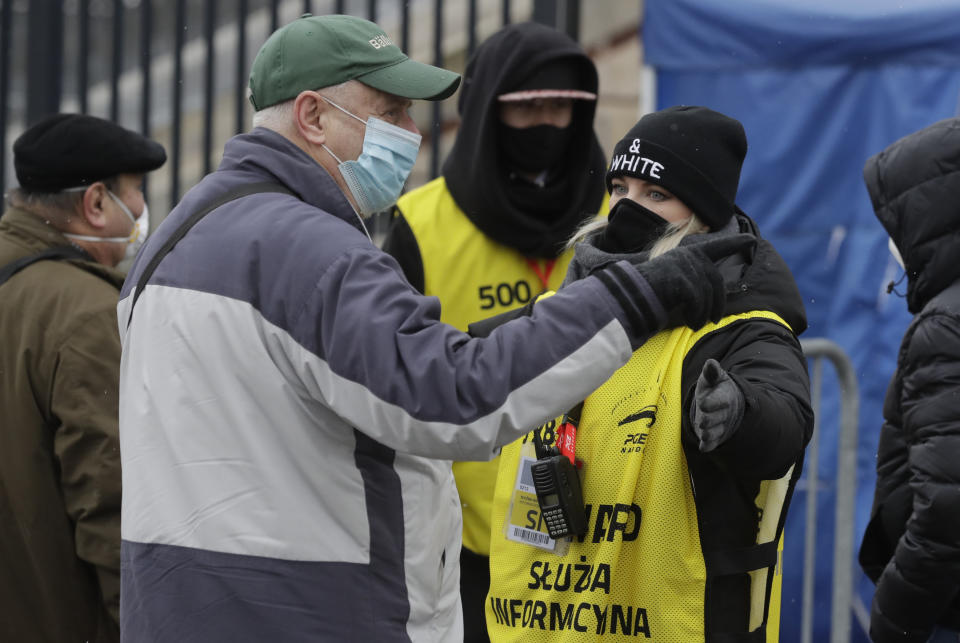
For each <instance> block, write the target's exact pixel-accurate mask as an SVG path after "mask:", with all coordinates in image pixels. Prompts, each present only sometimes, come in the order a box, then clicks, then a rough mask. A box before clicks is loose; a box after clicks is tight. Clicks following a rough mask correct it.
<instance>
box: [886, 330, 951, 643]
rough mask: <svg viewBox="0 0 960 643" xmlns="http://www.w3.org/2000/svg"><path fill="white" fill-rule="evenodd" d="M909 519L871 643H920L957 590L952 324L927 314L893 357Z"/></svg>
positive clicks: (889, 568) (888, 573) (892, 562)
mask: <svg viewBox="0 0 960 643" xmlns="http://www.w3.org/2000/svg"><path fill="white" fill-rule="evenodd" d="M898 373H899V375H900V378H901V387H900V399H899V402H900V411H901V414H900V415H901V418H902V422H903V427H902V429H903V431H902V436H903V438H904V440H903V441H904V442H905V444H906V453H907V466H908V469H909V481H910V489H911V491H912V492H913V504H912V513H911V514H910V517H909V519H908V520H907V522H906V529H905V532H904V534H903V536H901V538H900V540H899V542H898V543H897V545H896V549H895V551H894V554H893V558H892V559H891V560H890V562H889V563H887V566H886V568H885V569H884V570H883V574H882V575H881V576H880V581H879V583H878V584H877V591H876V594H875V595H874V599H873V606H872V609H871V615H870V635H871V638H873V640H874V641H877V642H878V643H885V642H886V641H917V642H918V643H919V642H922V641H926V640H927V638H928V637H929V636H930V631H931V629H932V628H933V626H934V624H936V623H937V621H938V620H939V619H940V617H941V614H942V613H943V612H944V611H945V610H946V609H947V608H948V606H949V605H950V604H951V603H952V602H953V601H954V600H955V599H956V597H957V593H958V590H960V582H958V579H960V464H958V454H960V323H958V319H957V318H956V317H955V316H953V315H947V314H932V315H930V316H928V317H925V318H923V319H921V320H918V322H917V324H916V325H915V326H914V328H913V335H912V338H910V339H909V342H908V344H907V345H906V346H905V351H904V352H902V354H901V359H900V370H899V371H898Z"/></svg>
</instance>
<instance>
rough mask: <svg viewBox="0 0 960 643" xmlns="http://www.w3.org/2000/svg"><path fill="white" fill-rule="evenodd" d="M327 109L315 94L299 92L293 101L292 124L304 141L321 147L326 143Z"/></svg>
mask: <svg viewBox="0 0 960 643" xmlns="http://www.w3.org/2000/svg"><path fill="white" fill-rule="evenodd" d="M328 112H329V108H328V106H327V104H326V103H325V102H324V101H323V99H322V98H320V95H319V94H317V92H311V91H304V92H300V93H299V94H298V95H297V97H296V98H295V99H294V100H293V122H294V123H296V126H297V131H298V132H300V136H302V137H303V138H304V140H306V141H308V142H310V143H312V144H314V145H323V144H324V143H326V142H327V135H326V128H327V119H328V117H329V116H328Z"/></svg>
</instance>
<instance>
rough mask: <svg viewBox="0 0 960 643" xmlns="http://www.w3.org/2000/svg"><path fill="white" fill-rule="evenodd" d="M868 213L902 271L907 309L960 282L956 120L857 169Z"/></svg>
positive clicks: (959, 124)
mask: <svg viewBox="0 0 960 643" xmlns="http://www.w3.org/2000/svg"><path fill="white" fill-rule="evenodd" d="M863 178H864V181H865V182H866V184H867V191H868V192H869V193H870V201H871V202H872V204H873V210H874V212H875V213H876V215H877V218H878V219H879V220H880V223H881V224H883V227H884V228H885V229H886V231H887V234H888V235H890V238H891V239H893V242H894V243H895V244H896V245H897V249H898V250H899V251H900V255H901V256H902V257H903V263H904V266H905V267H906V271H907V307H908V308H909V310H910V312H911V313H918V312H920V310H922V309H923V307H924V305H925V304H926V303H927V302H928V301H930V300H931V299H932V298H933V297H934V296H936V295H937V294H938V293H940V292H941V291H942V290H944V289H945V288H946V287H947V286H949V285H950V284H952V283H953V282H954V281H956V280H957V279H958V278H960V261H958V260H957V257H958V256H960V118H948V119H946V120H942V121H939V122H938V123H934V124H933V125H930V126H929V127H927V128H925V129H922V130H920V131H919V132H914V133H913V134H910V135H909V136H906V137H904V138H902V139H900V140H899V141H897V142H896V143H894V144H892V145H890V146H889V147H888V148H887V149H885V150H884V151H882V152H880V153H879V154H876V155H874V156H872V157H870V158H869V159H868V160H867V163H866V165H865V166H864V168H863Z"/></svg>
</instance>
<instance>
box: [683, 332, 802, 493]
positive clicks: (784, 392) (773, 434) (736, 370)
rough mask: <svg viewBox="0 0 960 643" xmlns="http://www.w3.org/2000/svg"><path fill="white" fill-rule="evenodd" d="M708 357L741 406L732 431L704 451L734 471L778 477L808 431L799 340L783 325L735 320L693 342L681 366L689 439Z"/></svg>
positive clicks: (690, 439) (763, 477) (685, 431)
mask: <svg viewBox="0 0 960 643" xmlns="http://www.w3.org/2000/svg"><path fill="white" fill-rule="evenodd" d="M711 357H712V358H713V359H716V360H717V361H718V362H720V365H721V366H722V367H723V369H724V370H725V371H726V372H727V373H729V374H730V377H731V378H732V379H733V380H734V382H736V384H737V385H738V386H739V387H740V390H741V391H742V392H743V396H744V401H745V408H744V413H743V419H742V420H741V422H740V426H739V427H738V428H737V430H736V432H734V434H733V435H732V436H731V437H730V439H729V440H728V441H727V442H725V443H724V444H722V445H720V446H719V447H717V449H716V450H715V451H713V452H712V453H711V454H709V455H710V456H711V457H713V458H716V459H718V460H719V461H720V463H721V464H722V465H724V468H726V469H727V471H728V472H730V473H731V474H732V475H734V476H738V477H744V478H753V479H760V480H773V479H776V478H779V477H781V476H783V475H784V474H785V473H786V472H787V471H788V470H789V468H790V466H791V465H793V464H794V463H795V462H797V460H798V459H799V458H800V456H801V454H802V453H803V449H804V448H805V447H806V445H807V442H809V441H810V436H811V435H812V434H813V410H812V409H811V408H810V380H809V377H808V375H807V362H806V359H805V358H804V356H803V351H802V349H801V348H800V342H799V341H798V340H797V338H796V337H795V336H794V334H793V333H792V332H791V331H790V330H789V329H787V328H785V327H784V326H783V325H781V324H779V323H777V322H774V321H768V320H765V319H749V320H743V321H739V322H734V323H732V324H730V325H729V326H727V327H725V328H723V329H721V330H718V331H716V332H714V333H710V334H709V335H706V336H705V337H704V338H703V339H702V340H701V341H700V342H698V343H697V345H696V346H694V347H693V349H692V350H691V351H690V353H689V354H688V355H687V358H686V360H685V362H684V365H683V382H682V386H683V390H682V404H683V434H684V440H685V441H686V442H688V444H696V436H695V435H694V433H693V428H692V426H691V424H690V405H691V404H692V403H693V397H694V396H693V392H694V388H695V387H696V384H697V378H698V377H699V375H700V371H701V370H702V369H703V364H704V362H706V360H707V359H709V358H711ZM693 448H696V447H693Z"/></svg>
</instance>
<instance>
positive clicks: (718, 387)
mask: <svg viewBox="0 0 960 643" xmlns="http://www.w3.org/2000/svg"><path fill="white" fill-rule="evenodd" d="M743 407H744V400H743V391H741V390H740V387H739V386H737V383H736V382H734V381H733V379H731V378H730V376H729V375H727V372H726V371H725V370H723V367H722V366H720V363H719V362H718V361H717V360H715V359H708V360H707V361H706V362H705V363H704V365H703V370H702V371H700V377H699V378H698V379H697V388H696V391H695V392H694V394H693V406H692V407H691V408H690V419H691V420H692V422H693V432H694V433H696V434H697V437H698V438H700V452H701V453H708V452H710V451H713V450H714V449H716V448H717V447H718V446H720V445H721V444H723V443H724V442H726V441H727V440H729V439H730V436H731V435H733V434H734V432H735V431H736V430H737V428H738V427H739V426H740V420H742V419H743Z"/></svg>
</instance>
